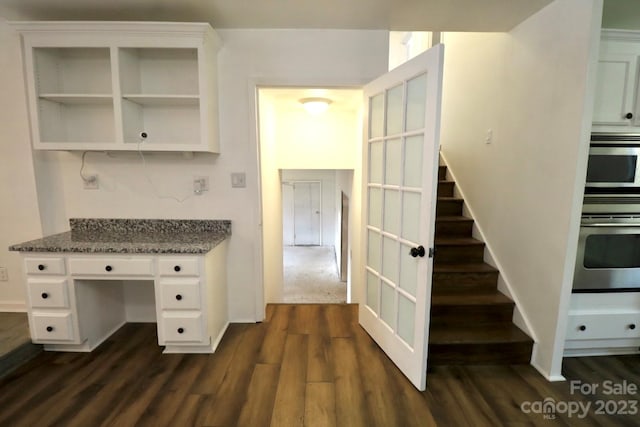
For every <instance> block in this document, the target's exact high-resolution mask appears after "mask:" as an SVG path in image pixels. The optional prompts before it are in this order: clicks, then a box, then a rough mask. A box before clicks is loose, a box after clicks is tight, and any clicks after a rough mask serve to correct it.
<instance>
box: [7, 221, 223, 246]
mask: <svg viewBox="0 0 640 427" xmlns="http://www.w3.org/2000/svg"><path fill="white" fill-rule="evenodd" d="M69 223H70V225H71V231H67V232H64V233H59V234H54V235H52V236H47V237H44V238H42V239H36V240H31V241H29V242H24V243H20V244H17V245H13V246H10V247H9V250H10V251H19V252H82V253H155V254H202V253H207V252H209V251H210V250H211V249H213V248H215V247H216V246H217V245H218V244H220V243H221V242H222V241H224V239H226V238H227V237H229V236H230V235H231V221H228V220H156V219H139V220H138V219H85V218H72V219H70V220H69Z"/></svg>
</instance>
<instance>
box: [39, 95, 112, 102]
mask: <svg viewBox="0 0 640 427" xmlns="http://www.w3.org/2000/svg"><path fill="white" fill-rule="evenodd" d="M38 98H40V99H44V100H47V101H53V102H58V103H60V104H113V97H112V96H111V95H108V94H84V93H74V94H71V93H41V94H39V95H38Z"/></svg>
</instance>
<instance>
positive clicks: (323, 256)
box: [283, 246, 347, 304]
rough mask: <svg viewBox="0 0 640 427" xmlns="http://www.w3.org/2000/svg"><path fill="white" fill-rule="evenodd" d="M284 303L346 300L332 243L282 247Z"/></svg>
mask: <svg viewBox="0 0 640 427" xmlns="http://www.w3.org/2000/svg"><path fill="white" fill-rule="evenodd" d="M283 250H284V252H283V260H284V286H283V302H284V303H331V304H339V303H344V302H346V301H347V284H346V283H344V282H341V281H340V278H339V277H338V269H337V267H336V259H335V252H334V249H333V247H332V246H284V248H283Z"/></svg>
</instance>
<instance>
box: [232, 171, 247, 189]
mask: <svg viewBox="0 0 640 427" xmlns="http://www.w3.org/2000/svg"><path fill="white" fill-rule="evenodd" d="M246 186H247V174H245V173H244V172H233V173H232V174H231V187H233V188H245V187H246Z"/></svg>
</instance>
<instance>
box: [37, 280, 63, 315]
mask: <svg viewBox="0 0 640 427" xmlns="http://www.w3.org/2000/svg"><path fill="white" fill-rule="evenodd" d="M27 292H28V293H29V302H30V304H31V307H33V308H69V293H68V290H67V281H66V279H33V278H30V279H28V280H27Z"/></svg>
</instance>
